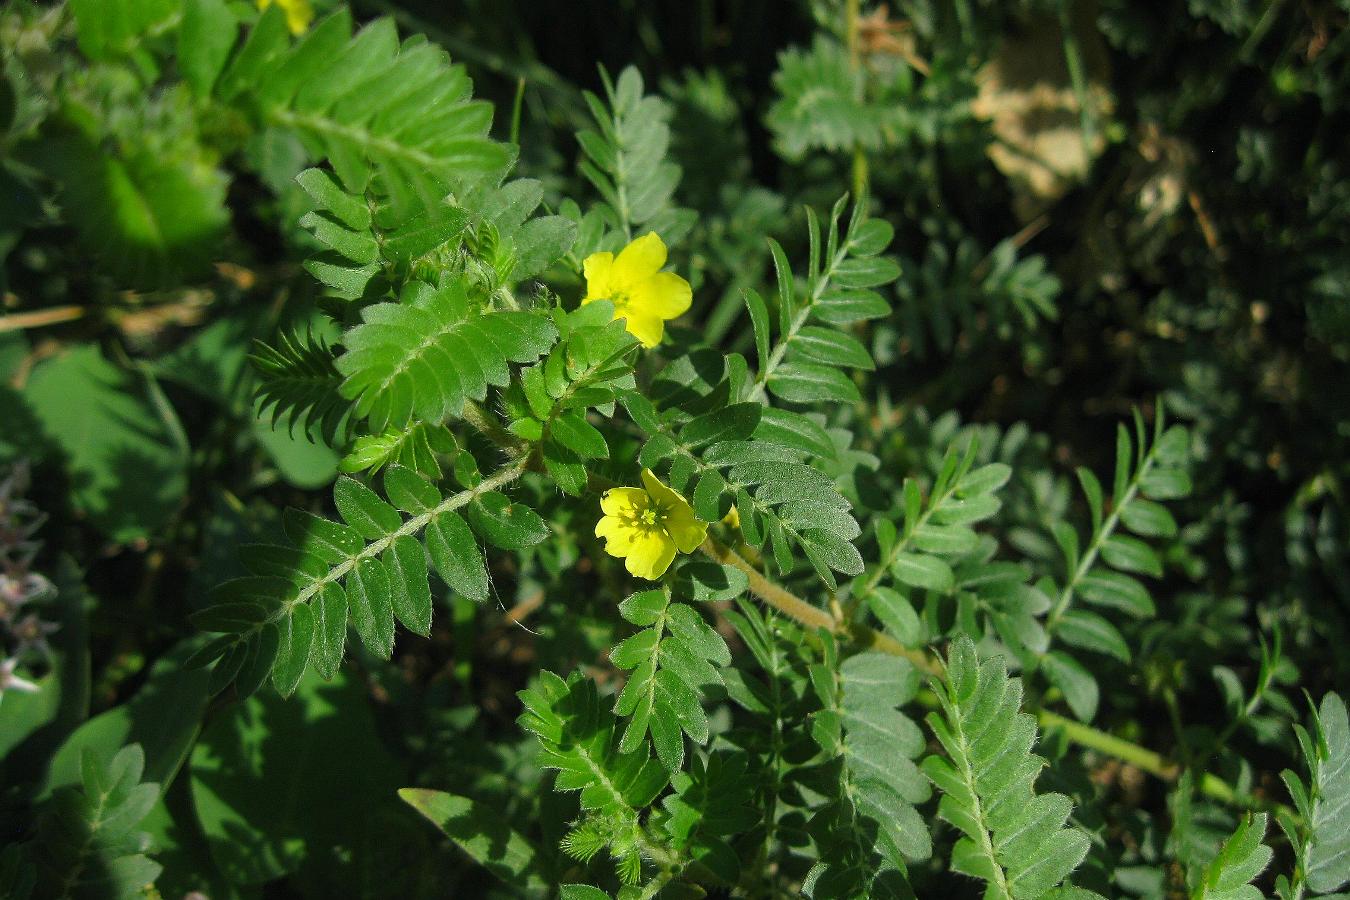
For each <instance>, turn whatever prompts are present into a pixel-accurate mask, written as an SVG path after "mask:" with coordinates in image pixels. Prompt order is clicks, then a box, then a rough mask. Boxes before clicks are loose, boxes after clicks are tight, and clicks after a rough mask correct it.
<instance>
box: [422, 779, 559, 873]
mask: <svg viewBox="0 0 1350 900" xmlns="http://www.w3.org/2000/svg"><path fill="white" fill-rule="evenodd" d="M398 795H399V797H400V798H401V799H402V800H403V802H404V803H407V804H408V805H409V806H411V807H412V808H413V809H415V810H417V811H418V812H419V813H421V814H422V815H423V816H425V817H426V818H427V820H428V821H430V822H431V824H433V825H435V826H436V827H437V828H438V829H440V830H441V831H442V832H443V833H444V834H445V836H446V837H448V838H450V839H451V840H452V841H454V842H455V844H456V846H458V847H459V848H460V849H461V850H463V851H464V852H465V853H467V854H468V855H469V857H470V858H471V859H472V860H474V862H476V863H478V864H479V865H481V866H483V867H484V868H485V869H487V870H488V871H489V872H491V873H492V874H494V875H496V876H497V877H498V878H500V879H502V881H504V882H506V883H507V884H509V885H511V886H512V887H513V888H515V889H517V890H521V891H524V892H525V893H527V894H529V895H532V896H541V897H542V896H544V895H546V894H547V893H548V891H549V889H550V887H551V885H552V884H553V878H552V877H551V875H550V873H549V867H548V864H547V858H546V857H545V856H544V855H543V854H541V853H540V852H539V851H538V850H537V849H535V847H534V845H533V844H531V843H530V842H529V841H528V840H527V839H526V838H524V837H522V836H521V835H520V834H519V833H518V832H516V831H514V830H512V829H511V828H510V827H509V826H508V825H507V824H506V823H505V822H503V821H502V820H501V818H500V811H499V810H495V809H489V808H487V807H485V806H484V805H482V804H479V803H475V802H474V801H473V800H470V799H469V798H468V797H460V796H456V795H455V794H447V793H444V792H442V791H432V790H427V789H425V788H400V789H399V792H398Z"/></svg>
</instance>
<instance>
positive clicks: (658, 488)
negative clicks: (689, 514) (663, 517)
mask: <svg viewBox="0 0 1350 900" xmlns="http://www.w3.org/2000/svg"><path fill="white" fill-rule="evenodd" d="M642 486H643V487H644V488H646V489H647V493H648V494H650V495H651V497H652V499H653V500H655V501H656V502H657V503H660V504H661V505H662V506H666V507H669V506H670V505H671V504H672V503H677V502H678V503H684V498H683V497H681V496H680V495H679V494H677V493H676V492H675V491H673V490H671V489H670V488H668V487H666V486H665V485H664V484H663V483H662V482H661V479H659V478H657V477H656V473H655V472H653V471H652V470H651V469H643V470H642Z"/></svg>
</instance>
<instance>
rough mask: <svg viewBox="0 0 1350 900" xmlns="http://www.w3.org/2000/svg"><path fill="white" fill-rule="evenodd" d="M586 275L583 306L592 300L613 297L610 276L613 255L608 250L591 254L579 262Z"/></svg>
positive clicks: (612, 268)
mask: <svg viewBox="0 0 1350 900" xmlns="http://www.w3.org/2000/svg"><path fill="white" fill-rule="evenodd" d="M581 268H582V271H584V272H585V273H586V296H585V298H584V299H583V300H582V301H581V302H582V303H583V304H585V303H589V302H590V301H592V300H608V299H609V298H610V297H612V296H613V294H614V291H613V288H612V286H611V280H612V279H611V278H610V275H611V273H612V272H613V270H614V254H613V253H610V252H609V251H608V250H605V251H602V252H600V253H592V254H591V255H590V256H588V257H586V258H585V259H584V260H582V262H581Z"/></svg>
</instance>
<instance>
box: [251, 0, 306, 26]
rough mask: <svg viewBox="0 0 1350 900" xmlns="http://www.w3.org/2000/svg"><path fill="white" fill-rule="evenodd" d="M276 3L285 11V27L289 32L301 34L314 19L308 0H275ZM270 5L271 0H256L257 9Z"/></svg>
mask: <svg viewBox="0 0 1350 900" xmlns="http://www.w3.org/2000/svg"><path fill="white" fill-rule="evenodd" d="M276 4H277V6H280V7H281V8H282V10H283V11H284V12H285V13H286V27H287V28H289V29H290V30H291V34H303V33H304V31H305V29H306V28H308V27H309V23H310V22H313V21H314V7H313V6H310V3H309V0H276ZM271 5H272V0H258V9H264V10H265V9H267V7H269V6H271Z"/></svg>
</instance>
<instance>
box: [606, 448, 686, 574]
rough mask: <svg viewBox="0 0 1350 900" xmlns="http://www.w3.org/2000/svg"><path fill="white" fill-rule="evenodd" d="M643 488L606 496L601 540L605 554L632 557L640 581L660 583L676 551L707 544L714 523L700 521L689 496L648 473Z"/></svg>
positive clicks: (630, 568) (631, 567) (614, 490)
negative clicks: (641, 579) (687, 498)
mask: <svg viewBox="0 0 1350 900" xmlns="http://www.w3.org/2000/svg"><path fill="white" fill-rule="evenodd" d="M642 484H643V485H644V486H643V487H640V488H630V487H621V488H612V489H610V490H608V491H605V495H604V496H603V497H601V498H600V509H601V510H603V511H604V513H605V514H604V516H603V517H601V519H600V521H599V522H597V523H596V524H595V536H596V537H598V538H604V539H605V552H607V553H608V554H609V555H610V556H617V557H619V558H621V559H622V558H624V557H627V561H626V562H625V563H624V565H625V566H626V567H627V569H628V571H629V572H632V573H633V574H634V575H636V576H638V577H639V578H646V579H647V580H648V581H655V580H656V579H658V578H660V577H661V576H662V575H664V574H665V572H666V569H669V568H670V564H671V562H672V561H673V560H674V559H675V551H676V550H677V549H678V550H679V551H680V552H681V553H693V552H694V551H695V550H696V549H698V545H699V544H701V543H703V539H704V537H706V536H707V533H708V525H707V523H705V522H700V521H699V520H698V518H697V517H696V516H695V515H694V510H693V508H692V507H690V505H689V504H688V503H686V502H685V500H684V498H683V497H681V496H680V495H679V494H677V493H676V492H675V491H672V490H671V489H670V488H668V487H666V486H665V485H664V484H662V483H661V482H659V481H657V480H656V476H655V475H653V474H652V472H651V469H643V470H642Z"/></svg>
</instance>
